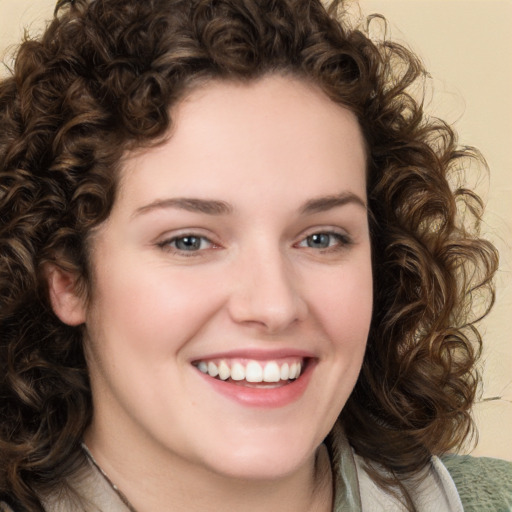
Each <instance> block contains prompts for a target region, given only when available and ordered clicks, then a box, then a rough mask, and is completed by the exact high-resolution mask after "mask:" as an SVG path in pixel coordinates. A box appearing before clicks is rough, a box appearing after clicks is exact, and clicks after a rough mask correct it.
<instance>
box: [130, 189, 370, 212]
mask: <svg viewBox="0 0 512 512" xmlns="http://www.w3.org/2000/svg"><path fill="white" fill-rule="evenodd" d="M351 203H352V204H357V205H359V206H361V207H362V208H364V210H366V208H367V207H366V203H365V202H364V201H363V199H361V198H360V197H359V196H358V195H356V194H354V193H352V192H342V193H341V194H336V195H329V196H322V197H317V198H314V199H310V200H309V201H306V203H304V205H302V207H301V208H299V211H300V213H301V214H302V215H311V214H314V213H321V212H325V211H327V210H331V209H333V208H337V207H340V206H345V205H347V204H351ZM166 208H177V209H180V210H186V211H189V212H193V213H205V214H207V215H229V214H230V213H233V207H232V206H231V205H230V204H229V203H226V202H225V201H219V200H215V199H198V198H192V197H171V198H167V199H157V200H156V201H153V202H152V203H149V204H147V205H145V206H141V207H140V208H137V210H135V212H134V214H133V216H134V217H136V216H138V215H141V214H144V213H148V212H151V211H154V210H160V209H166Z"/></svg>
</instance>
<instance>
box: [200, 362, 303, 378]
mask: <svg viewBox="0 0 512 512" xmlns="http://www.w3.org/2000/svg"><path fill="white" fill-rule="evenodd" d="M197 369H198V370H199V371H200V372H202V373H206V374H208V375H209V376H210V377H218V378H219V379H220V380H228V379H229V378H231V379H232V380H235V381H241V380H246V381H247V382H251V383H258V382H279V381H287V380H293V379H297V378H299V376H300V373H301V371H302V363H301V362H295V363H291V364H290V363H282V364H279V363H278V362H277V361H269V362H267V363H266V364H265V363H263V362H258V361H248V362H247V363H246V364H245V365H244V364H242V363H240V362H237V361H235V362H233V363H232V365H231V367H230V366H229V364H228V362H226V361H224V360H221V361H220V362H217V363H214V362H213V361H208V362H206V361H199V362H198V363H197Z"/></svg>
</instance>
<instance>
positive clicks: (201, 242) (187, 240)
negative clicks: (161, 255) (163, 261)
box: [165, 235, 212, 252]
mask: <svg viewBox="0 0 512 512" xmlns="http://www.w3.org/2000/svg"><path fill="white" fill-rule="evenodd" d="M165 245H166V246H167V247H171V248H172V249H175V250H178V251H185V252H193V251H199V250H201V249H207V248H208V247H211V245H212V242H211V241H210V240H208V238H206V237H204V236H195V235H184V236H177V237H175V238H172V239H171V240H168V241H167V242H165Z"/></svg>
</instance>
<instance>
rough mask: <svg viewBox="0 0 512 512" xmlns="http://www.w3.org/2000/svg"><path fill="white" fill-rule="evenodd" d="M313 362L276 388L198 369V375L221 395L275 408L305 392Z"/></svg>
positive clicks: (284, 404)
mask: <svg viewBox="0 0 512 512" xmlns="http://www.w3.org/2000/svg"><path fill="white" fill-rule="evenodd" d="M314 366H315V365H314V363H313V362H312V361H309V363H308V365H307V366H306V368H305V369H304V373H302V374H301V375H300V377H299V378H298V379H296V380H294V381H291V382H289V383H288V384H284V385H283V386H280V387H276V388H263V387H262V388H250V387H246V386H243V385H241V384H234V383H232V382H227V381H223V380H219V379H214V378H213V377H210V376H208V375H207V374H204V373H201V372H199V370H198V375H199V376H200V377H202V378H203V379H205V381H206V382H207V383H208V384H209V385H210V386H211V387H212V388H213V389H214V390H215V391H216V392H217V393H220V394H221V395H224V396H226V397H227V398H230V399H231V400H234V401H235V402H238V403H239V404H242V405H245V406H248V407H262V408H277V407H284V406H286V405H288V404H291V403H292V402H295V401H296V400H298V399H299V398H300V397H301V396H302V395H303V394H304V392H305V390H306V388H307V386H308V384H309V381H310V379H311V375H312V373H313V369H314Z"/></svg>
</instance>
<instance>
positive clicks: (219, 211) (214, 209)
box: [133, 197, 233, 216]
mask: <svg viewBox="0 0 512 512" xmlns="http://www.w3.org/2000/svg"><path fill="white" fill-rule="evenodd" d="M165 208H178V209H180V210H187V211H189V212H197V213H206V214H208V215H227V214H229V213H232V211H233V207H232V206H231V205H230V204H228V203H226V202H224V201H217V200H214V199H196V198H189V197H172V198H168V199H157V200H156V201H153V202H152V203H149V204H147V205H145V206H141V207H140V208H137V210H135V213H134V214H133V216H137V215H140V214H142V213H147V212H150V211H153V210H160V209H165Z"/></svg>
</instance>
